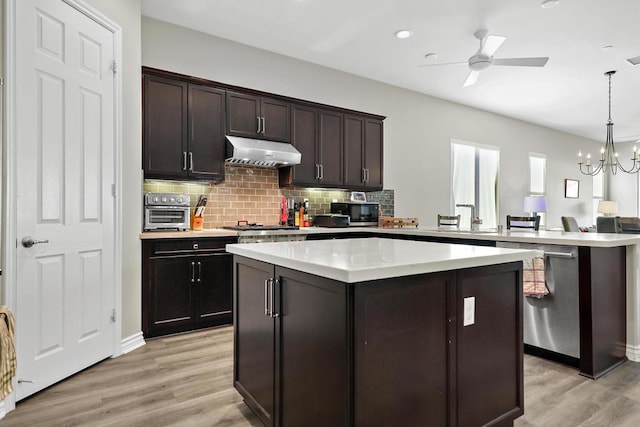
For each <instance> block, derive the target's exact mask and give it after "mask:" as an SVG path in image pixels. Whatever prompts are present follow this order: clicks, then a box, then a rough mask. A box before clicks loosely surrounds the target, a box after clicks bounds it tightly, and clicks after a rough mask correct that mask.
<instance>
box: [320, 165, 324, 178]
mask: <svg viewBox="0 0 640 427" xmlns="http://www.w3.org/2000/svg"><path fill="white" fill-rule="evenodd" d="M320 179H324V165H323V164H322V163H320Z"/></svg>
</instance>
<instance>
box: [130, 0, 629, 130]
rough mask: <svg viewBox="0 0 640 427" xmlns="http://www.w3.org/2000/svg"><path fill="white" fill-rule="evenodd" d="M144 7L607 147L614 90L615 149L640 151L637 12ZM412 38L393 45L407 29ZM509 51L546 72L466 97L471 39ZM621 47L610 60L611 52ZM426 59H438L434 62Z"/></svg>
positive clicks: (422, 6) (417, 5) (169, 1)
mask: <svg viewBox="0 0 640 427" xmlns="http://www.w3.org/2000/svg"><path fill="white" fill-rule="evenodd" d="M541 1H542V0H455V1H452V0H373V1H372V0H181V1H175V0H142V12H143V14H144V15H146V16H150V17H152V18H156V19H160V20H163V21H167V22H171V23H174V24H177V25H181V26H184V27H189V28H192V29H195V30H198V31H202V32H205V33H209V34H212V35H215V36H218V37H222V38H225V39H229V40H234V41H237V42H240V43H244V44H247V45H250V46H255V47H258V48H262V49H265V50H269V51H272V52H277V53H280V54H283V55H287V56H291V57H294V58H298V59H302V60H305V61H309V62H312V63H316V64H321V65H324V66H327V67H330V68H334V69H337V70H342V71H346V72H349V73H353V74H356V75H359V76H363V77H367V78H370V79H374V80H378V81H381V82H386V83H389V84H392V85H396V86H400V87H403V88H407V89H411V90H414V91H417V92H422V93H425V94H428V95H433V96H436V97H439V98H444V99H448V100H451V101H454V102H458V103H461V104H466V105H470V106H474V107H477V108H481V109H484V110H489V111H493V112H496V113H499V114H503V115H506V116H510V117H515V118H518V119H522V120H526V121H529V122H533V123H536V124H540V125H542V126H548V127H551V128H554V129H558V130H562V131H565V132H568V133H572V134H576V135H580V136H584V137H587V138H592V139H595V140H598V141H602V140H604V138H605V135H606V134H605V123H606V120H607V91H608V88H607V80H606V78H605V76H604V72H605V71H608V70H618V73H617V74H616V75H614V76H613V80H612V116H613V121H614V123H615V127H614V140H615V141H632V140H638V139H640V65H637V66H632V65H630V64H629V63H627V62H626V61H625V59H626V58H631V57H636V56H638V55H640V25H638V23H639V22H640V0H608V1H607V0H560V3H559V4H558V5H557V6H556V7H553V8H548V9H543V8H542V7H540V3H541ZM403 28H406V29H410V30H412V31H413V36H412V37H411V38H409V39H404V40H400V39H397V38H395V37H394V32H395V31H396V30H399V29H403ZM482 28H484V29H487V30H489V31H490V33H492V34H496V35H502V36H506V37H507V40H506V41H505V42H504V43H503V44H502V46H501V47H500V48H499V49H498V51H497V52H496V54H495V57H496V58H511V57H532V56H533V57H535V56H548V57H549V58H550V59H549V62H548V63H547V65H546V66H545V67H544V68H529V67H504V66H493V67H491V68H489V69H487V70H484V71H482V73H481V75H480V77H479V79H478V82H477V83H476V84H475V85H474V86H470V87H466V88H463V87H462V83H463V82H464V79H465V78H466V76H467V74H468V71H469V70H468V68H467V65H466V64H459V65H445V66H438V67H419V65H421V64H427V63H429V62H458V61H466V60H467V59H468V58H469V57H470V56H471V55H473V54H474V53H475V52H476V51H477V49H478V41H477V40H476V39H475V38H474V36H473V33H474V32H475V31H476V30H478V29H482ZM605 46H612V47H611V48H610V49H603V47H605ZM429 52H435V53H437V54H438V57H437V59H435V60H427V59H425V58H424V55H425V54H426V53H429Z"/></svg>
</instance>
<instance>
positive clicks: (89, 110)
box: [15, 0, 116, 400]
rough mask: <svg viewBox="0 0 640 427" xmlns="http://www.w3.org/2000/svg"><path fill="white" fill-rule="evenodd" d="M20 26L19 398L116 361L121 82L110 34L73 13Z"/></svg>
mask: <svg viewBox="0 0 640 427" xmlns="http://www.w3.org/2000/svg"><path fill="white" fill-rule="evenodd" d="M16 22H17V23H18V25H16V52H17V54H16V64H15V66H16V101H15V105H16V112H15V114H16V151H15V152H16V158H15V162H16V169H15V170H16V181H15V182H16V184H15V185H16V193H15V194H16V200H15V203H16V226H17V229H16V232H17V236H18V239H17V240H18V242H17V245H16V251H17V253H16V260H17V269H16V280H17V286H16V307H15V315H16V334H17V337H16V346H17V352H18V386H17V390H16V393H17V394H16V398H17V400H19V399H22V398H24V397H26V396H29V395H30V394H32V393H35V392H37V391H39V390H41V389H43V388H45V387H48V386H49V385H51V384H53V383H55V382H57V381H59V380H61V379H63V378H66V377H67V376H69V375H71V374H73V373H75V372H77V371H79V370H82V369H84V368H85V367H87V366H90V365H92V364H94V363H96V362H98V361H100V360H102V359H104V358H107V357H109V356H110V355H111V354H112V353H113V346H114V333H115V324H114V323H113V320H112V311H113V308H114V295H115V280H114V277H115V274H116V272H115V271H114V241H115V238H114V213H115V212H114V206H115V202H114V198H113V196H112V194H111V191H112V190H111V188H112V184H113V183H114V169H115V168H114V164H115V163H114V150H115V148H114V145H115V144H114V84H115V83H114V77H113V72H112V69H111V67H112V63H113V57H114V52H113V50H114V44H113V34H112V33H111V32H110V31H108V30H107V29H105V28H104V27H102V26H101V25H99V24H98V23H96V22H95V21H93V20H92V19H90V18H89V17H87V16H86V15H84V14H83V13H81V12H79V11H78V10H76V9H75V8H73V7H71V6H70V5H68V4H66V3H64V2H63V1H61V0H19V1H16ZM28 238H31V239H33V240H35V242H34V243H33V244H32V245H30V244H29V242H26V240H28Z"/></svg>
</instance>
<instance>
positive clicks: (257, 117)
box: [256, 116, 260, 133]
mask: <svg viewBox="0 0 640 427" xmlns="http://www.w3.org/2000/svg"><path fill="white" fill-rule="evenodd" d="M256 119H257V120H258V130H257V131H256V133H260V116H256Z"/></svg>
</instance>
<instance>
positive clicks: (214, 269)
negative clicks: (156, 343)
mask: <svg viewBox="0 0 640 427" xmlns="http://www.w3.org/2000/svg"><path fill="white" fill-rule="evenodd" d="M234 242H235V239H234V240H228V239H227V240H225V239H220V240H218V239H215V238H211V239H184V240H182V239H175V240H174V239H160V240H145V241H143V244H142V251H143V290H142V320H143V321H142V326H143V333H144V335H145V337H155V336H160V335H167V334H172V333H177V332H185V331H190V330H195V329H201V328H207V327H211V326H219V325H227V324H231V322H232V301H233V276H232V260H233V256H232V255H231V254H229V253H227V252H225V250H224V246H225V244H226V243H234Z"/></svg>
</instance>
